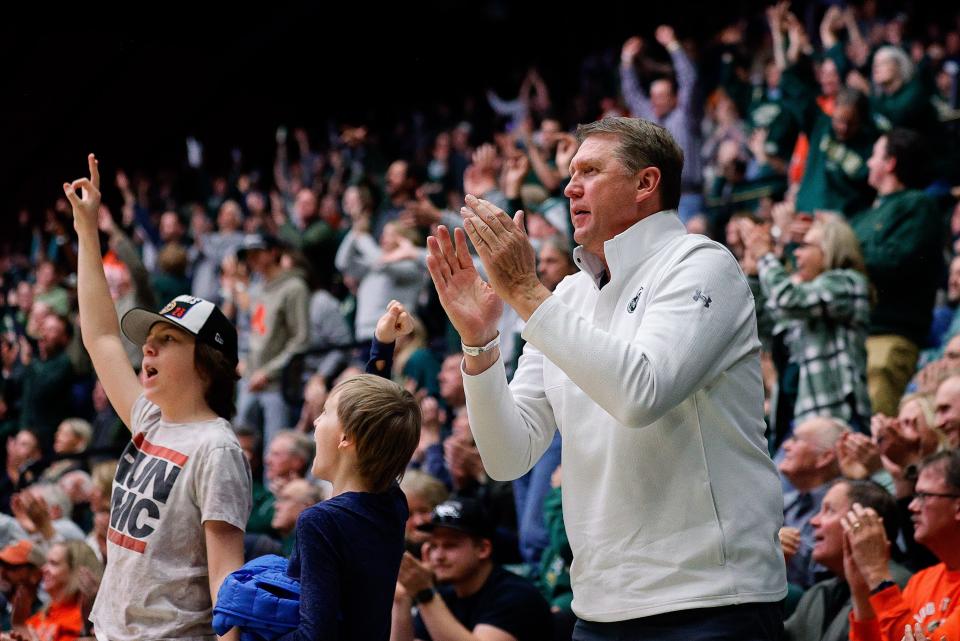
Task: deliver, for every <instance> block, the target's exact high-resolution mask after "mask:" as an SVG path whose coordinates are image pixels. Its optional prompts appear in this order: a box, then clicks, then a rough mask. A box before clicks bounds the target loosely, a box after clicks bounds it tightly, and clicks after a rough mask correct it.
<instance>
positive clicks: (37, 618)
mask: <svg viewBox="0 0 960 641" xmlns="http://www.w3.org/2000/svg"><path fill="white" fill-rule="evenodd" d="M27 627H28V628H30V629H31V630H32V631H33V632H34V633H35V634H36V635H37V638H38V639H39V640H40V641H74V640H75V639H76V638H77V637H79V636H80V635H81V634H83V613H82V612H81V610H80V599H73V600H72V601H64V602H60V603H51V604H50V607H49V608H46V609H44V610H41V611H40V612H37V613H36V614H34V615H33V616H32V617H30V618H29V619H27Z"/></svg>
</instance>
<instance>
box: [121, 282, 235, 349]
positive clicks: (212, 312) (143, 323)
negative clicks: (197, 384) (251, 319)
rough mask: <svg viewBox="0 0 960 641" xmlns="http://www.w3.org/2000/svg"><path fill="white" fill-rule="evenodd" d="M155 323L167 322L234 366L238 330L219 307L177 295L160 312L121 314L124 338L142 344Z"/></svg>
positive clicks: (147, 311) (134, 311) (201, 300)
mask: <svg viewBox="0 0 960 641" xmlns="http://www.w3.org/2000/svg"><path fill="white" fill-rule="evenodd" d="M155 323H170V324H171V325H175V326H177V327H179V328H180V329H182V330H184V331H185V332H188V333H190V334H192V335H194V336H196V337H197V340H198V341H203V342H204V343H206V344H207V345H209V346H210V347H212V348H214V349H215V350H217V351H219V352H221V353H223V355H224V356H226V357H227V359H228V360H229V361H230V362H231V363H234V364H236V363H237V361H238V358H237V329H236V328H235V327H234V326H233V323H231V322H230V321H229V320H228V319H227V317H226V316H224V315H223V312H221V311H220V308H219V307H217V306H216V305H214V304H213V303H211V302H210V301H208V300H204V299H203V298H197V297H196V296H186V295H184V296H177V297H176V298H174V299H173V300H172V301H170V302H169V303H167V304H166V305H165V306H164V307H163V309H161V310H160V311H159V312H151V311H150V310H149V309H143V308H142V307H137V308H134V309H131V310H130V311H129V312H127V313H126V314H124V315H123V318H122V319H121V320H120V329H122V330H123V334H124V336H126V337H127V338H129V339H130V340H131V341H132V342H134V343H136V344H137V345H143V344H144V343H145V342H146V340H147V334H149V333H150V328H151V327H153V325H154V324H155Z"/></svg>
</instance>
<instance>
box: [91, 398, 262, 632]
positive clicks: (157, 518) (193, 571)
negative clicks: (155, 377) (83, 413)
mask: <svg viewBox="0 0 960 641" xmlns="http://www.w3.org/2000/svg"><path fill="white" fill-rule="evenodd" d="M132 422H133V440H132V441H131V443H130V444H129V445H128V446H127V449H126V450H125V451H124V453H123V456H121V457H120V462H119V465H118V467H117V474H116V477H115V478H114V480H113V499H112V505H111V509H110V529H109V530H108V534H107V540H108V541H109V543H108V546H109V559H110V562H109V564H108V565H107V569H106V573H105V574H104V575H103V581H102V583H101V587H100V592H99V594H98V595H97V601H96V603H95V604H94V607H93V612H92V613H91V615H90V619H91V621H93V623H94V626H95V629H96V631H97V634H98V636H101V635H102V638H109V639H111V641H113V640H116V641H125V640H127V639H129V640H130V641H133V640H135V639H137V640H139V639H162V638H167V637H172V636H177V637H181V638H210V637H212V636H213V629H212V628H211V627H210V621H211V603H210V588H209V584H208V576H207V553H206V547H205V546H204V545H203V544H202V541H203V539H204V536H203V523H204V522H205V521H224V522H226V523H229V524H230V525H233V526H234V527H237V528H240V529H243V528H244V526H245V525H246V522H247V518H248V517H249V515H250V504H251V494H250V486H251V478H250V467H249V465H248V464H247V460H246V458H244V456H243V451H242V450H241V449H240V445H239V443H238V442H237V438H236V436H234V434H233V430H232V429H231V427H230V424H229V423H228V422H227V421H226V420H224V419H222V418H217V419H213V420H209V421H204V422H199V423H190V424H171V423H166V422H164V421H163V420H162V419H161V418H160V409H159V408H158V407H157V406H156V405H154V404H153V403H150V402H149V401H148V400H147V399H146V398H144V397H142V396H141V397H140V398H139V399H138V400H137V402H136V403H135V404H134V406H133V412H132Z"/></svg>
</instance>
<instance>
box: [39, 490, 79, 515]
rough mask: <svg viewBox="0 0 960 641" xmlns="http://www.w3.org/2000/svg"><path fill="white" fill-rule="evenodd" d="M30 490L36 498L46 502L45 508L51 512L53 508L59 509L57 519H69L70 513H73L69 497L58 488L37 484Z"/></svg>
mask: <svg viewBox="0 0 960 641" xmlns="http://www.w3.org/2000/svg"><path fill="white" fill-rule="evenodd" d="M31 489H32V490H33V491H34V492H35V493H36V494H37V495H38V496H40V497H42V498H43V500H44V501H46V503H47V508H49V509H51V510H52V509H53V508H54V507H58V508H60V517H59V518H62V519H69V518H70V513H71V512H73V503H72V502H71V501H70V497H69V496H67V493H66V492H64V491H63V490H62V489H60V487H59V486H57V485H54V484H53V483H37V484H36V485H34V486H33V487H32V488H31ZM51 516H52V512H51Z"/></svg>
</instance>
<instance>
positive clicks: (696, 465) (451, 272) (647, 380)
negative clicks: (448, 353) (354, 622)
mask: <svg viewBox="0 0 960 641" xmlns="http://www.w3.org/2000/svg"><path fill="white" fill-rule="evenodd" d="M577 137H578V139H579V140H580V143H581V145H580V148H579V150H578V151H577V154H576V155H575V156H574V158H573V160H572V161H571V163H570V175H571V177H570V183H569V184H568V186H567V188H566V190H565V194H566V196H567V197H568V198H569V199H570V213H571V217H572V220H573V226H574V238H575V240H576V241H577V243H578V244H579V245H580V246H579V247H577V249H576V250H575V253H574V258H575V261H576V263H577V266H578V267H579V269H580V273H579V274H575V275H573V276H570V277H568V278H566V279H564V281H563V282H562V283H561V284H560V285H559V286H558V287H557V288H556V290H555V291H554V292H552V293H551V292H550V291H549V290H548V289H547V288H546V287H544V286H543V284H542V283H541V282H540V281H539V280H538V279H537V275H536V269H535V256H534V250H533V248H532V247H531V246H530V243H529V240H528V238H527V236H526V234H525V232H524V228H523V214H522V213H521V212H518V213H517V214H516V216H515V217H514V218H513V220H511V219H510V217H508V216H507V215H506V214H505V213H504V212H503V211H501V210H499V209H497V208H495V207H493V206H492V205H490V204H489V203H487V202H486V201H482V200H478V199H476V198H474V197H473V196H468V197H467V202H466V204H467V207H465V208H464V209H463V210H462V213H463V215H464V217H465V226H464V229H463V230H455V236H454V238H451V237H450V234H449V232H448V231H447V230H446V229H445V228H443V227H441V228H440V230H439V232H438V234H437V236H436V237H431V238H430V239H429V251H430V253H429V256H428V258H427V263H428V266H429V269H430V274H431V276H432V278H433V280H434V283H435V284H436V287H437V291H438V293H439V295H440V301H441V302H442V303H443V306H444V309H445V310H446V312H447V314H448V316H449V317H450V320H451V321H452V322H453V324H454V326H455V327H456V328H457V330H458V331H459V333H460V336H461V339H462V340H463V343H464V347H463V351H464V361H463V366H462V368H463V377H464V387H465V391H466V397H467V407H468V409H469V415H470V423H471V426H472V428H473V432H474V437H475V439H476V442H477V446H478V447H479V449H480V453H481V455H482V457H483V462H484V465H485V467H486V469H487V472H488V473H489V475H490V476H491V477H493V478H495V479H500V480H509V479H514V478H517V477H519V476H520V475H522V474H523V473H525V472H526V471H527V470H529V469H530V468H531V467H532V466H533V464H534V463H535V462H536V461H537V459H538V458H539V457H540V456H541V455H542V454H543V452H544V451H545V450H546V448H547V446H548V445H549V444H550V441H551V439H552V437H553V431H554V429H559V430H560V431H561V433H562V435H563V452H562V464H563V508H564V510H563V511H564V518H565V521H566V530H567V534H568V536H569V539H570V545H571V548H572V549H573V556H574V561H573V566H572V568H571V579H572V583H573V594H574V599H573V610H574V612H575V613H576V614H577V616H578V618H579V620H578V622H577V628H576V631H575V634H574V638H575V639H577V640H579V641H587V640H594V639H615V638H629V639H648V638H649V639H658V640H664V639H667V640H670V639H683V640H684V641H689V640H690V639H705V638H710V639H736V640H737V641H746V640H752V639H775V638H776V637H777V636H778V635H779V631H780V626H781V623H780V621H781V612H780V605H779V601H780V600H782V599H783V598H784V596H785V595H786V579H785V574H784V562H783V556H782V552H781V549H780V545H779V542H778V539H777V531H778V529H779V527H780V524H781V522H782V517H783V512H782V510H783V499H782V496H781V493H780V482H779V480H778V477H777V473H776V470H775V469H774V466H773V463H772V462H771V460H770V458H769V456H768V455H767V451H766V444H765V441H764V438H763V431H764V425H763V419H762V416H763V413H762V403H763V389H762V382H761V378H760V359H759V348H760V343H759V341H758V340H757V329H756V318H755V316H754V307H753V299H752V296H751V294H750V289H749V287H748V285H747V282H746V279H745V278H744V276H743V274H742V273H741V272H740V269H739V267H738V265H737V262H736V260H735V259H734V258H733V256H731V255H730V253H729V252H728V251H727V250H726V249H725V248H723V247H722V246H721V245H719V244H717V243H714V242H712V241H710V240H708V239H706V238H704V237H702V236H694V235H687V234H686V233H685V230H684V227H683V225H682V224H681V222H680V220H679V219H678V217H677V213H676V211H675V209H676V206H677V202H678V200H679V197H680V172H681V169H682V166H683V152H682V151H681V150H680V148H679V147H678V146H677V144H676V142H675V141H674V140H673V138H671V136H670V134H669V133H668V132H667V131H666V130H665V129H663V128H662V127H659V126H657V125H654V124H652V123H650V122H647V121H644V120H638V119H630V118H610V119H604V120H601V121H598V122H595V123H592V124H589V125H581V126H580V127H579V128H578V131H577ZM465 234H466V235H465ZM467 235H469V237H470V240H471V241H472V242H473V243H474V245H475V246H476V248H477V251H478V254H479V256H480V259H481V260H482V262H483V265H484V267H485V269H486V272H487V274H488V275H489V279H490V282H489V283H486V282H484V281H483V280H481V279H480V277H479V275H478V273H477V271H476V270H475V269H474V267H473V264H472V262H471V261H470V255H469V253H468V251H467V243H466V236H467ZM504 303H507V304H509V305H511V306H512V307H513V308H514V309H515V310H517V312H518V313H519V314H520V316H521V317H522V318H523V319H524V320H525V321H527V324H526V328H525V329H524V331H523V338H524V339H526V341H527V344H526V347H525V349H524V353H523V356H522V357H521V359H520V364H519V366H518V369H517V372H516V375H515V376H514V378H513V381H512V382H511V383H510V385H509V386H508V385H507V382H506V378H505V375H504V369H503V359H502V358H501V355H500V353H499V350H498V349H497V344H498V338H499V337H498V336H497V329H496V328H497V321H498V319H499V317H500V314H501V312H502V309H503V304H504Z"/></svg>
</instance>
